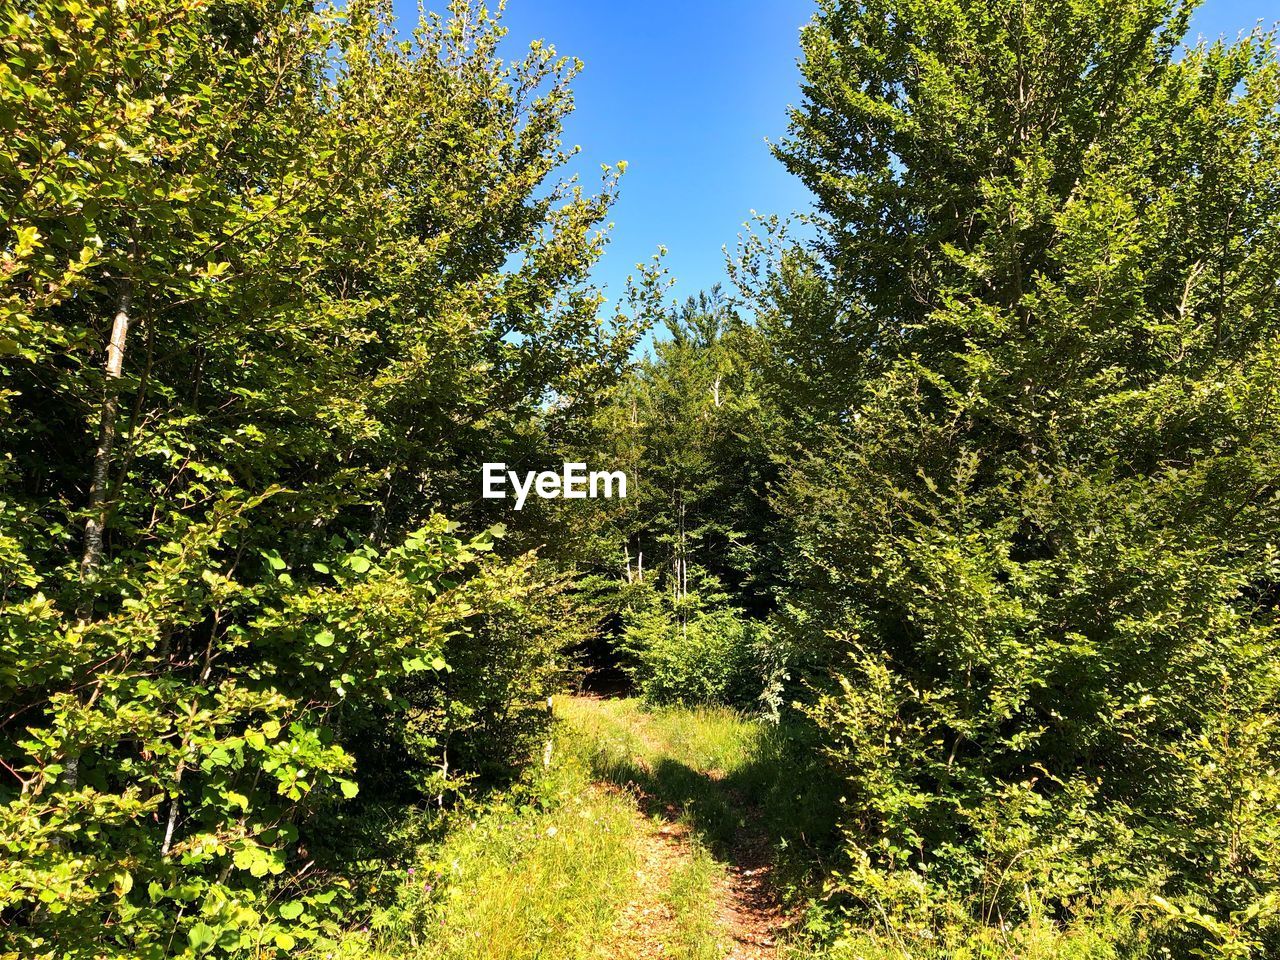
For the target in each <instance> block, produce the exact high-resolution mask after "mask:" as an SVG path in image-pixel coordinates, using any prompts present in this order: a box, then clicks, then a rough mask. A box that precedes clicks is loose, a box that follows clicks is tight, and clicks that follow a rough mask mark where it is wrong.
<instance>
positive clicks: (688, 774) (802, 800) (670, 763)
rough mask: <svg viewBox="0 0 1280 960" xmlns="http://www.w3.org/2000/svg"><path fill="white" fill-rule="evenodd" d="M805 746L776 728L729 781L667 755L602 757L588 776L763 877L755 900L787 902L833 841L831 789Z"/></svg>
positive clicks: (814, 874) (817, 870)
mask: <svg viewBox="0 0 1280 960" xmlns="http://www.w3.org/2000/svg"><path fill="white" fill-rule="evenodd" d="M806 746H807V745H806V744H805V743H804V742H803V740H802V739H801V738H799V737H797V736H795V735H793V734H792V733H791V732H790V731H785V730H779V732H778V733H776V734H774V735H771V736H769V737H767V738H766V739H765V741H764V743H763V744H762V747H763V749H761V751H760V753H759V755H758V756H757V757H755V758H754V759H753V760H752V761H750V762H749V763H747V764H745V765H743V766H741V767H739V768H738V769H736V770H734V771H733V772H732V773H731V774H727V775H726V774H724V773H722V772H721V771H719V770H710V771H706V770H698V769H695V768H694V767H692V766H690V765H688V764H686V763H684V762H681V761H679V760H675V759H673V758H671V757H667V756H661V757H657V758H635V757H632V758H628V759H625V760H622V759H620V758H618V757H616V756H614V757H609V756H606V755H604V754H597V755H596V756H595V757H593V758H592V759H593V762H592V772H593V775H594V776H596V777H597V778H599V779H601V780H604V781H606V782H610V783H613V784H615V785H616V786H618V787H620V788H622V789H625V790H630V791H632V792H634V793H635V794H636V795H637V799H638V801H639V805H640V808H641V809H642V810H643V811H644V812H645V813H646V814H647V815H649V816H657V817H660V818H662V819H665V820H670V821H680V822H682V823H684V824H686V825H687V826H688V827H689V829H691V830H692V831H694V832H695V833H696V834H697V835H698V836H699V838H700V839H701V840H702V842H703V843H705V844H706V845H707V847H708V848H709V849H710V850H711V852H712V853H713V854H714V855H715V857H716V858H717V859H719V860H721V861H723V862H724V863H726V864H727V865H728V866H729V867H730V869H731V870H733V871H735V872H737V873H739V874H741V875H744V876H748V877H754V876H756V875H757V874H759V875H761V877H762V879H764V880H765V884H766V886H767V887H769V888H772V889H770V890H767V891H766V890H765V889H760V890H759V891H757V892H758V893H759V895H760V896H761V897H768V898H769V899H774V900H792V899H794V897H795V896H796V895H797V894H800V893H801V892H802V891H803V890H804V889H805V888H808V887H810V886H811V885H812V883H813V882H814V881H815V880H817V879H818V878H819V877H820V876H821V875H822V874H823V864H824V861H825V860H826V859H827V856H828V854H829V853H830V851H831V850H832V848H833V846H834V841H835V824H834V821H833V817H832V811H834V810H835V809H836V807H837V804H836V797H837V791H836V789H835V787H834V786H833V785H831V784H830V783H829V782H828V781H827V779H826V777H825V776H824V770H823V769H822V766H821V765H820V764H819V763H818V762H817V761H816V759H815V756H814V754H813V753H812V752H811V751H810V750H808V749H806ZM765 874H768V875H769V876H768V877H767V878H765V877H764V875H765ZM749 886H755V885H749Z"/></svg>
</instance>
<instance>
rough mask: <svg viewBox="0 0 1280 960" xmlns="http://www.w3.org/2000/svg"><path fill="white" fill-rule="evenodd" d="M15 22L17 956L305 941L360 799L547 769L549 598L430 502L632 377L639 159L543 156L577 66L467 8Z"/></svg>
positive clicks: (337, 872)
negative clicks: (607, 252)
mask: <svg viewBox="0 0 1280 960" xmlns="http://www.w3.org/2000/svg"><path fill="white" fill-rule="evenodd" d="M0 21H3V22H4V23H5V24H6V26H7V27H8V28H9V34H10V35H11V36H12V37H13V38H14V39H13V41H12V42H11V45H10V47H8V48H7V51H9V52H7V53H6V60H5V62H4V64H3V65H2V66H0V125H2V126H3V128H4V131H5V134H6V136H5V138H4V145H3V147H0V208H2V209H3V212H4V218H5V225H6V226H5V229H6V231H7V236H6V239H5V241H4V242H5V248H4V250H3V259H2V260H0V309H2V310H3V313H2V314H0V377H3V382H2V383H0V404H3V406H4V418H3V423H2V424H0V503H2V504H3V506H2V509H0V594H2V595H3V606H2V607H0V636H2V637H3V638H4V642H3V644H0V647H2V648H3V652H0V703H2V704H3V708H2V709H0V762H2V765H3V766H2V768H0V837H2V838H3V849H4V851H5V852H4V854H3V855H0V856H2V857H3V859H0V911H2V912H3V919H2V923H3V927H4V930H5V937H6V938H7V941H8V942H12V943H14V944H16V949H18V950H19V952H21V953H22V954H23V955H32V956H38V955H49V954H50V953H51V952H52V951H55V950H56V951H57V953H58V955H59V956H66V957H79V956H99V955H102V954H103V953H104V952H118V953H120V954H127V955H130V956H168V955H173V954H174V953H185V954H189V955H195V954H203V953H208V952H210V951H212V950H218V951H222V952H235V951H237V950H249V949H253V950H255V951H266V952H270V951H280V952H282V953H287V952H289V951H290V950H291V949H293V947H294V946H295V944H296V942H297V941H300V940H301V939H303V938H304V937H314V936H317V935H320V934H321V933H323V932H324V931H325V930H332V929H334V928H335V924H336V922H337V920H338V918H339V917H340V916H341V909H342V905H343V899H344V898H347V897H349V894H347V893H343V892H342V891H344V890H346V889H347V888H348V887H349V884H350V879H351V878H349V877H345V876H343V875H342V871H341V869H340V864H339V863H338V862H336V861H335V858H334V857H332V856H330V855H329V853H331V852H332V844H331V843H330V842H329V838H331V837H333V836H335V835H338V836H340V835H341V834H342V833H343V831H339V830H335V829H334V824H335V822H337V821H338V818H341V817H342V815H343V814H342V809H343V808H342V806H341V805H342V804H343V803H344V802H349V801H351V799H352V798H353V797H355V796H356V794H357V792H358V789H359V786H360V784H361V783H375V782H376V783H378V784H379V786H382V787H387V785H388V784H393V785H394V786H395V787H396V788H397V789H407V790H412V789H414V788H416V789H417V791H418V792H417V793H416V794H415V796H416V798H417V799H423V798H424V797H425V796H426V795H427V792H429V794H430V796H431V798H432V799H434V800H440V799H441V798H442V797H448V796H449V795H450V792H451V791H452V790H453V789H455V788H457V787H458V786H460V784H462V783H463V782H465V780H466V778H468V777H469V776H473V775H474V774H475V773H476V772H477V771H480V770H485V771H492V770H493V769H495V768H497V767H499V766H501V765H502V763H503V761H506V760H510V759H518V755H519V754H520V752H521V751H522V750H527V749H528V748H529V746H530V740H529V734H530V732H531V730H532V724H531V718H532V717H533V716H535V715H536V711H535V709H534V708H535V707H536V706H537V705H539V701H540V699H541V698H542V697H543V696H545V693H546V689H547V686H548V684H549V683H551V682H552V681H553V680H554V678H555V677H556V676H558V671H559V670H560V668H561V661H560V658H559V638H558V637H557V636H556V635H555V634H554V633H553V632H552V630H551V625H552V614H553V612H554V609H555V608H554V603H555V602H556V601H555V600H554V591H553V590H550V589H549V588H548V585H547V584H546V582H545V577H544V575H543V573H542V572H541V570H540V569H538V568H537V566H536V564H535V561H534V559H533V558H532V557H530V556H514V557H512V556H510V554H512V553H521V550H520V548H519V547H517V548H516V549H515V550H512V549H510V548H508V549H507V551H506V552H507V554H508V558H507V559H502V558H499V557H497V556H496V552H495V549H494V541H495V538H496V534H493V533H491V534H486V533H483V532H481V533H477V534H475V535H472V536H465V537H464V536H463V535H462V534H461V532H460V531H459V527H458V526H457V524H456V523H454V522H450V521H446V520H444V519H442V518H440V517H439V516H437V514H438V513H439V512H440V511H441V510H444V509H447V510H449V511H450V512H452V513H454V514H455V515H459V516H462V517H463V518H464V519H470V520H471V521H472V522H473V523H474V521H475V520H477V519H478V517H477V513H476V511H475V510H474V509H469V508H468V504H469V501H471V500H473V499H475V493H474V486H475V484H476V475H477V473H478V466H479V463H480V462H481V461H482V460H484V459H489V457H486V456H480V455H478V452H479V451H480V450H481V449H483V448H485V447H486V446H487V445H488V444H493V445H494V446H497V447H499V448H501V447H504V446H515V445H518V444H523V443H528V442H530V441H529V437H531V436H533V437H536V436H537V434H538V430H539V429H540V428H539V426H538V418H539V415H540V413H541V408H542V404H543V403H544V401H545V399H546V397H547V396H548V395H549V394H552V393H554V394H556V395H557V396H559V397H560V398H561V404H560V406H561V409H562V411H564V413H563V415H564V416H566V417H568V416H570V415H571V414H572V413H573V411H575V409H577V405H578V404H585V401H586V400H587V399H589V397H590V395H591V393H592V391H593V390H594V389H595V388H596V387H597V385H598V384H600V383H602V382H605V381H606V380H608V379H609V378H612V377H616V376H617V373H618V370H619V369H620V368H621V367H622V366H623V365H625V363H626V360H627V356H628V353H629V351H630V348H631V344H632V342H633V340H634V337H635V335H636V332H635V330H634V328H633V327H632V326H631V325H630V324H629V322H627V321H625V320H623V321H619V322H617V323H615V322H611V321H609V320H607V319H605V318H602V317H600V316H598V312H599V298H598V297H597V295H596V294H595V293H594V292H593V291H592V290H591V288H590V287H589V286H588V285H587V284H586V282H585V277H586V273H587V270H588V268H589V266H590V264H591V262H592V261H593V259H594V257H595V256H596V255H597V254H598V253H599V250H600V247H601V244H602V242H603V240H602V235H601V225H602V222H603V220H604V217H605V216H606V212H607V208H608V205H609V203H610V201H611V199H612V196H613V192H614V183H615V179H616V177H615V174H614V173H613V172H612V171H608V172H606V174H605V179H604V185H603V187H602V189H601V191H600V192H599V193H597V194H591V193H589V192H587V191H585V190H583V189H582V188H581V187H580V186H578V185H577V184H576V183H574V182H573V181H572V180H567V179H565V178H563V177H562V176H561V175H560V174H559V173H558V171H559V170H560V168H561V167H562V165H563V163H564V162H565V160H566V159H567V153H566V152H565V151H564V150H563V149H561V146H560V142H559V136H560V128H561V123H562V121H563V119H564V117H565V116H566V114H567V113H568V111H569V110H570V109H571V107H572V97H571V92H570V87H569V85H570V82H571V80H572V77H573V75H574V73H575V71H576V69H577V65H576V63H574V62H572V61H569V60H566V59H564V58H560V57H558V56H557V55H556V54H555V52H554V51H553V50H551V49H550V48H548V47H544V46H541V45H535V46H534V47H533V48H532V49H531V50H530V51H529V54H528V56H527V57H526V58H524V59H523V60H517V61H514V62H504V61H500V60H499V59H498V57H497V54H496V49H497V44H498V42H499V38H500V37H501V34H502V30H501V27H500V26H499V24H498V22H497V21H496V20H495V19H494V18H493V17H491V16H489V15H487V14H485V13H484V12H483V11H482V10H480V9H479V8H478V7H476V6H473V5H471V4H468V3H463V2H459V3H455V4H454V5H453V6H452V8H451V13H450V15H449V16H447V17H428V18H426V19H425V20H424V21H423V22H422V23H421V24H420V25H419V27H418V30H417V32H416V34H415V37H414V39H412V40H405V41H402V40H400V39H398V38H397V37H396V35H395V31H394V29H393V27H394V24H393V23H392V22H391V21H390V19H389V11H388V9H387V8H386V7H385V6H384V5H379V4H368V3H354V4H346V5H343V6H342V7H341V8H337V7H328V6H324V5H321V6H313V5H311V4H309V3H308V4H295V3H292V2H289V0H122V2H120V3H115V4H94V5H84V4H80V3H76V2H73V0H42V2H38V3H35V4H26V5H21V6H18V7H15V6H13V5H9V6H6V7H4V8H3V10H0ZM472 465H474V466H472ZM513 539H515V538H513ZM497 653H500V654H501V658H500V659H501V667H500V669H497V670H491V667H492V666H493V664H492V662H491V661H492V660H493V659H494V657H491V656H489V654H494V655H495V656H496V654H497ZM379 718H380V722H382V723H383V724H384V725H385V726H386V728H387V729H388V730H390V731H392V733H391V734H390V735H388V736H386V737H382V738H369V737H366V736H365V733H366V732H367V730H368V729H369V728H370V726H371V725H372V724H373V723H374V722H375V720H378V719H379ZM446 751H448V752H447V757H448V759H449V761H450V762H449V763H448V764H446V763H444V762H443V761H444V759H445V756H446ZM432 771H439V773H440V775H439V776H436V775H435V774H434V773H433V772H432ZM338 894H341V896H339V897H338V899H336V900H335V895H338ZM6 945H7V944H6Z"/></svg>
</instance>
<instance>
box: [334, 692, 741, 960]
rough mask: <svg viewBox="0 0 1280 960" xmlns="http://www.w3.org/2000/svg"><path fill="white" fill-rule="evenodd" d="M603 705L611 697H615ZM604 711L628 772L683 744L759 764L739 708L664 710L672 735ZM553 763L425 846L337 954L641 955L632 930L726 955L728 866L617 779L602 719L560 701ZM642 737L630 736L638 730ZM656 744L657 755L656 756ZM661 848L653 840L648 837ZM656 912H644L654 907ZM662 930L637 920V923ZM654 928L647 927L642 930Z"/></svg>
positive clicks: (466, 958)
mask: <svg viewBox="0 0 1280 960" xmlns="http://www.w3.org/2000/svg"><path fill="white" fill-rule="evenodd" d="M602 707H603V705H602ZM618 709H619V708H617V707H612V706H610V707H604V708H603V710H602V712H607V713H609V717H608V718H606V719H604V720H602V721H601V722H603V723H605V724H607V725H608V726H609V728H610V730H611V731H612V733H611V735H610V736H611V739H610V740H609V741H608V742H609V744H610V749H611V750H616V752H615V753H613V754H612V757H613V762H614V763H615V764H616V766H617V772H618V773H619V774H621V772H622V771H623V770H624V768H625V767H626V764H627V762H628V761H627V754H626V751H628V750H643V751H644V752H645V756H646V757H651V758H653V757H657V756H659V755H660V753H661V751H662V750H664V749H667V744H670V745H671V747H672V748H675V746H676V745H677V744H679V745H680V746H679V750H680V756H681V757H682V758H696V759H697V761H698V762H699V763H700V764H702V765H704V766H707V768H711V767H717V768H718V767H722V766H729V767H735V766H740V765H742V764H744V763H746V762H748V760H749V756H750V752H751V750H752V749H753V744H754V743H755V738H756V736H757V733H756V731H754V730H753V729H751V728H750V725H749V724H747V723H746V722H745V721H743V720H742V719H741V718H740V717H736V716H734V715H732V714H731V713H730V712H728V711H725V712H724V713H723V715H722V716H721V717H719V718H717V720H716V722H715V723H713V724H711V725H710V726H709V727H708V736H707V737H705V738H704V737H702V736H700V735H699V733H698V727H699V724H700V721H699V720H698V719H696V718H682V717H679V716H678V715H675V714H671V715H668V716H665V717H664V722H663V726H662V729H663V733H664V737H669V739H664V740H663V742H662V743H661V744H657V743H646V742H644V740H645V737H646V736H647V732H646V729H647V728H646V727H645V724H644V722H643V715H644V712H643V710H641V708H639V707H638V706H636V705H634V704H631V705H630V706H627V707H622V708H621V711H622V712H615V711H617V710H618ZM558 711H559V712H560V713H561V715H562V717H563V719H562V722H560V723H559V724H557V727H556V732H555V741H554V749H553V751H552V763H551V766H550V768H549V769H546V770H539V771H537V772H536V774H534V775H533V776H532V777H531V778H530V779H529V781H528V782H526V783H525V784H523V785H522V786H520V787H519V788H517V789H515V790H513V791H512V792H510V793H509V794H507V795H505V796H503V797H501V798H490V799H489V800H488V801H487V802H486V803H485V805H484V806H483V808H482V809H481V810H479V811H475V810H472V811H460V812H458V813H457V814H455V815H454V816H453V817H452V818H451V826H450V828H449V829H447V830H446V831H445V834H444V838H443V839H442V840H440V841H438V842H434V843H430V844H426V845H424V846H423V847H422V848H421V849H420V850H418V851H417V855H416V857H415V859H414V865H413V867H412V868H411V869H410V870H406V871H405V873H404V875H403V876H401V877H399V878H398V881H397V882H398V885H399V888H398V890H397V894H396V899H395V902H394V903H393V904H392V905H390V906H388V907H386V908H384V909H382V910H380V911H378V912H377V913H376V914H375V915H374V916H373V917H372V918H371V919H370V921H369V924H368V929H366V930H361V931H355V932H352V933H351V934H349V935H348V936H347V938H346V939H345V940H344V941H343V942H342V944H341V945H340V947H339V949H338V951H337V956H339V957H351V958H354V957H360V958H364V960H391V958H396V960H531V958H538V960H587V958H592V960H598V958H606V957H607V958H619V960H623V958H628V957H631V956H634V955H635V953H634V951H635V950H636V949H637V946H636V944H633V943H627V942H623V941H622V940H620V939H619V938H620V937H624V936H631V937H634V938H636V939H642V938H643V939H647V940H650V941H656V942H660V943H661V947H660V950H661V955H662V956H663V957H664V958H667V957H669V958H671V960H719V958H721V957H723V956H724V955H725V943H724V937H723V935H722V931H721V930H720V929H719V921H718V911H717V906H716V892H715V891H716V886H717V884H718V883H719V882H720V878H721V877H722V874H723V867H722V866H721V864H719V863H717V862H716V860H715V858H714V857H713V855H712V853H711V852H710V851H709V850H708V849H707V847H706V846H705V845H704V844H703V843H702V842H701V840H700V839H699V838H698V837H697V836H696V835H690V836H688V837H687V839H686V840H684V841H682V842H681V843H680V844H679V845H678V846H674V845H671V842H670V841H667V840H664V839H662V838H660V837H659V835H658V830H659V827H660V825H661V824H660V822H659V821H657V820H648V819H646V818H645V817H644V816H642V815H641V814H640V813H639V812H638V810H637V806H636V796H635V794H634V793H632V792H628V791H627V790H624V789H618V788H616V787H614V786H612V785H611V784H614V783H616V782H618V781H617V779H615V778H611V777H604V776H601V775H600V772H599V770H598V768H597V766H596V765H595V764H594V763H593V762H592V760H593V758H596V759H598V757H597V750H596V748H597V747H598V746H599V743H598V742H597V738H598V737H599V736H601V735H602V732H603V728H602V726H601V722H597V721H598V720H599V719H600V718H597V717H595V716H594V711H592V710H591V709H589V708H576V707H575V706H574V705H573V704H572V703H560V704H558ZM628 729H630V731H631V732H632V733H633V734H634V735H635V736H634V738H627V737H626V736H625V734H626V732H627V730H628ZM655 751H656V752H655ZM655 844H656V845H658V849H660V850H661V851H662V852H663V853H664V856H663V858H662V859H661V871H662V874H663V875H662V876H661V877H660V878H659V879H658V882H656V883H655V882H654V879H653V878H652V877H651V878H649V880H648V881H645V880H644V879H643V878H644V873H643V871H642V870H641V869H640V868H641V867H642V866H643V865H644V863H643V861H644V859H645V851H646V850H648V851H649V852H650V854H652V851H653V850H654V845H655ZM646 845H648V846H646ZM646 906H647V907H649V908H650V909H649V910H644V909H643V908H644V907H646ZM642 914H643V916H644V923H646V924H650V925H651V926H654V929H650V930H645V931H639V930H636V929H634V926H635V924H634V919H632V920H631V921H629V920H628V917H632V918H634V916H639V915H642ZM642 935H643V937H642Z"/></svg>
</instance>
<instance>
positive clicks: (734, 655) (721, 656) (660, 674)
mask: <svg viewBox="0 0 1280 960" xmlns="http://www.w3.org/2000/svg"><path fill="white" fill-rule="evenodd" d="M767 637H768V632H767V629H766V628H765V627H764V626H763V625H762V624H759V623H756V622H754V621H751V620H748V619H746V618H744V617H743V616H742V615H741V614H740V613H739V612H738V611H736V610H732V609H710V610H697V611H695V612H693V613H692V614H688V615H684V616H681V615H675V614H672V613H670V612H668V611H667V610H665V609H663V608H662V607H656V608H652V609H649V610H645V611H642V612H640V613H636V614H633V615H632V616H631V617H630V618H629V620H628V623H627V626H626V630H625V633H624V635H623V637H622V641H621V644H620V647H621V649H622V651H623V652H624V654H625V655H626V656H627V657H628V658H629V660H628V672H629V673H630V674H631V678H632V680H633V681H634V683H635V685H636V689H637V690H638V691H639V693H640V694H641V696H643V697H645V699H647V700H649V701H650V702H652V703H659V704H661V703H684V704H693V703H725V704H733V705H737V706H745V707H754V706H758V701H759V699H760V695H761V693H762V690H763V681H762V679H761V676H760V669H759V662H760V661H759V657H760V655H761V653H760V651H761V648H762V647H763V645H764V643H765V641H766V639H767Z"/></svg>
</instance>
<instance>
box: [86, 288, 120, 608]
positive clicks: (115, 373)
mask: <svg viewBox="0 0 1280 960" xmlns="http://www.w3.org/2000/svg"><path fill="white" fill-rule="evenodd" d="M132 307H133V288H132V285H131V284H129V283H128V282H126V283H125V284H124V285H123V287H122V288H121V291H120V302H119V307H118V309H117V310H116V316H115V320H114V322H113V323H112V324H111V341H110V343H108V345H107V365H106V383H105V384H104V385H103V390H102V415H101V419H100V420H99V424H98V449H97V450H96V451H95V452H94V455H93V473H92V478H91V480H90V485H89V519H88V520H86V521H85V526H84V555H83V556H82V557H81V558H80V582H81V583H82V584H88V583H90V582H91V581H92V580H93V578H94V576H95V575H96V574H97V572H98V567H99V566H100V565H101V563H102V542H103V533H104V531H105V530H106V526H107V512H108V510H107V508H108V502H107V487H108V483H109V480H110V474H111V451H112V448H113V447H114V446H115V442H116V415H117V413H118V412H119V406H120V391H119V384H118V381H119V380H120V377H121V375H122V373H123V372H124V347H125V340H126V338H127V337H128V335H129V319H130V318H129V312H130V310H131V309H132ZM92 612H93V593H92V591H90V590H87V591H86V592H85V595H84V598H83V599H82V600H81V602H80V610H79V615H80V619H82V620H86V619H88V618H89V615H90V614H91V613H92Z"/></svg>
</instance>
